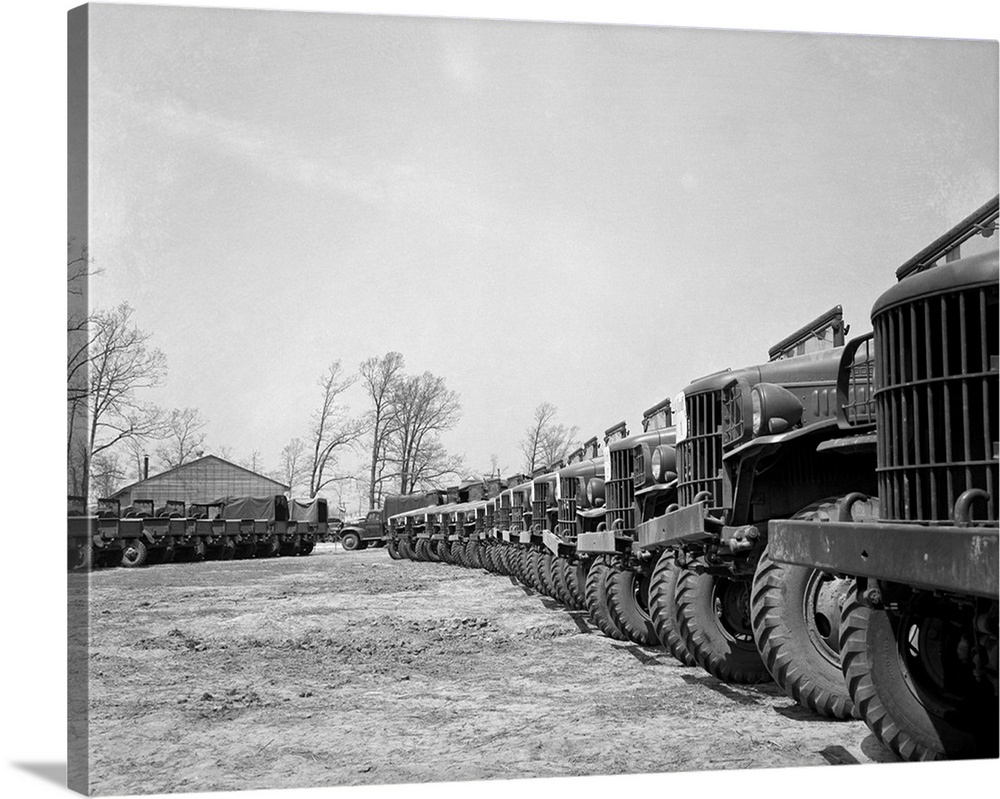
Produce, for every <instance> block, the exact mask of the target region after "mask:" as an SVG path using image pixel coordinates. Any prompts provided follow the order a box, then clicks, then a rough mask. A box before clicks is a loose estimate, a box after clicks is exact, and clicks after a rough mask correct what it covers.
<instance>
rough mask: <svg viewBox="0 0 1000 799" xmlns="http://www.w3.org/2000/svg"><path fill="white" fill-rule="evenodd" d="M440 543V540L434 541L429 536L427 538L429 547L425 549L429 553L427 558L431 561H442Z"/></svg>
mask: <svg viewBox="0 0 1000 799" xmlns="http://www.w3.org/2000/svg"><path fill="white" fill-rule="evenodd" d="M438 543H439V542H437V541H432V540H431V539H429V538H428V539H427V547H426V549H425V550H424V551H425V552H426V553H427V559H428V560H429V561H430V562H431V563H440V562H441V554H440V553H439V552H438Z"/></svg>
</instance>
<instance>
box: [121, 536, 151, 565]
mask: <svg viewBox="0 0 1000 799" xmlns="http://www.w3.org/2000/svg"><path fill="white" fill-rule="evenodd" d="M148 558H149V550H148V549H147V548H146V542H145V541H140V540H139V539H138V538H132V539H129V540H128V541H127V542H126V543H125V547H124V549H122V560H121V565H122V566H124V567H125V568H126V569H136V568H138V567H139V566H144V565H145V564H146V560H147V559H148Z"/></svg>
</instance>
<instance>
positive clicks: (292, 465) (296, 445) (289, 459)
mask: <svg viewBox="0 0 1000 799" xmlns="http://www.w3.org/2000/svg"><path fill="white" fill-rule="evenodd" d="M306 469H307V465H306V445H305V444H303V443H302V439H301V438H293V439H292V440H291V441H289V442H288V443H287V444H285V446H284V447H283V448H282V450H281V464H280V466H279V468H278V471H276V472H275V473H274V478H275V479H276V480H278V481H280V482H282V483H284V484H285V485H287V486H288V490H289V493H290V494H292V496H294V495H295V494H296V493H298V491H297V489H298V488H299V487H300V486H301V484H302V480H303V478H304V477H305V475H306Z"/></svg>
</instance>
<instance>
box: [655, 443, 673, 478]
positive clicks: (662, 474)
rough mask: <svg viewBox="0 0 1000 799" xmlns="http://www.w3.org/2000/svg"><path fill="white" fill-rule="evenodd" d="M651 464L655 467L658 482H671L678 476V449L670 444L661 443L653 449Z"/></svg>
mask: <svg viewBox="0 0 1000 799" xmlns="http://www.w3.org/2000/svg"><path fill="white" fill-rule="evenodd" d="M650 464H651V466H652V469H653V479H654V480H655V481H656V482H657V483H669V482H670V481H671V480H673V479H674V478H675V477H676V476H677V450H675V449H674V448H673V447H671V446H669V445H666V444H660V446H658V447H657V448H656V449H655V450H653V457H652V458H650Z"/></svg>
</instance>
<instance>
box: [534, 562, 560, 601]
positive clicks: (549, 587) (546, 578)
mask: <svg viewBox="0 0 1000 799" xmlns="http://www.w3.org/2000/svg"><path fill="white" fill-rule="evenodd" d="M554 560H555V558H553V557H552V553H551V552H549V551H548V550H546V551H545V552H542V553H541V554H540V555H539V560H538V576H539V577H540V578H541V581H542V588H543V589H544V590H545V594H546V596H548V597H550V598H551V599H554V600H555V601H556V602H560V601H561V600H560V599H559V594H558V593H557V592H556V586H555V582H554V581H553V579H552V562H553V561H554Z"/></svg>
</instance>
